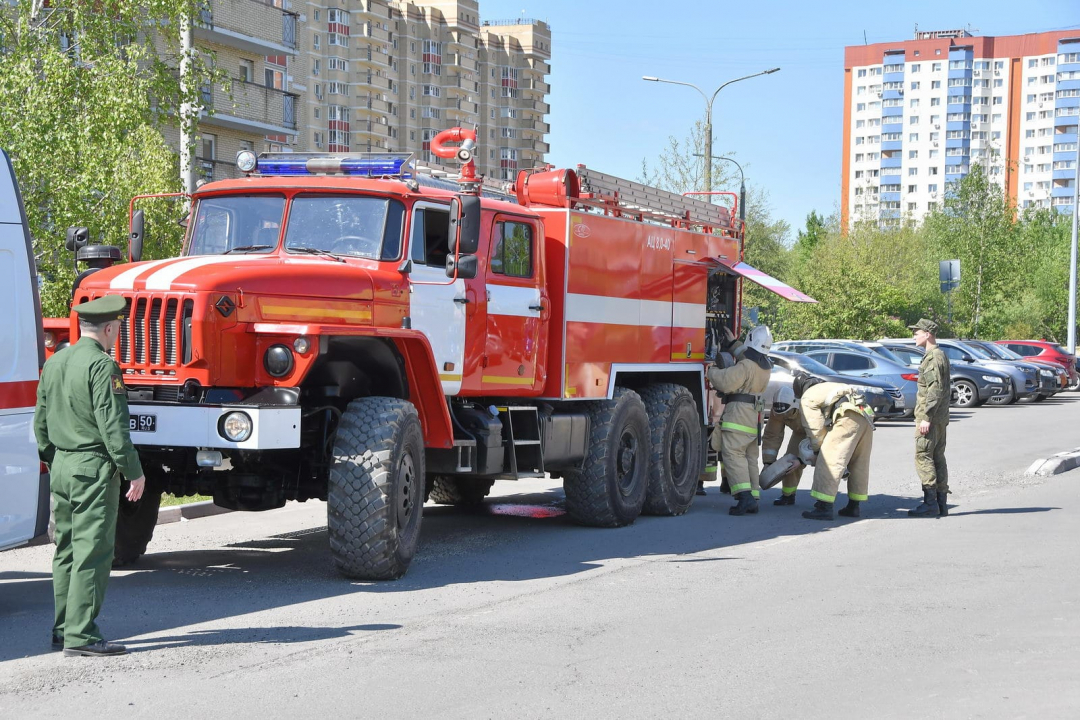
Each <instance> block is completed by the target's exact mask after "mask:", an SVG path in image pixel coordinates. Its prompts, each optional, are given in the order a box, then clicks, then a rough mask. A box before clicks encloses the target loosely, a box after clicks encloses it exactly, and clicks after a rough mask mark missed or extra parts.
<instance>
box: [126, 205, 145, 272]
mask: <svg viewBox="0 0 1080 720" xmlns="http://www.w3.org/2000/svg"><path fill="white" fill-rule="evenodd" d="M145 223H146V218H145V217H144V216H143V211H142V210H136V211H135V212H134V213H132V215H131V227H130V228H128V231H129V234H128V257H130V258H131V260H132V262H139V260H142V245H143V225H144V224H145Z"/></svg>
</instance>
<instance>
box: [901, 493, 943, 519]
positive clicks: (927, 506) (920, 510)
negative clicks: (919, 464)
mask: <svg viewBox="0 0 1080 720" xmlns="http://www.w3.org/2000/svg"><path fill="white" fill-rule="evenodd" d="M922 492H923V501H922V502H921V503H919V505H918V507H915V508H912V509H911V510H908V511H907V514H908V517H938V513H939V512H940V511H939V510H938V500H937V492H936V491H935V490H934V488H933V487H924V488H923V491H922Z"/></svg>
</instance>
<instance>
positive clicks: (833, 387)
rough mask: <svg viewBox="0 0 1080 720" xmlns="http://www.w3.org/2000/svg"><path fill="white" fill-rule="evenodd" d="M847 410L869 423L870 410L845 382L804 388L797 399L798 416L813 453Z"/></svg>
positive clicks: (854, 390) (871, 410)
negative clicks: (800, 418)
mask: <svg viewBox="0 0 1080 720" xmlns="http://www.w3.org/2000/svg"><path fill="white" fill-rule="evenodd" d="M847 412H853V413H858V414H861V415H863V416H864V417H865V418H866V419H867V420H869V421H870V424H871V427H872V426H873V421H874V409H873V408H872V407H870V405H869V404H868V403H867V402H866V400H865V399H864V398H863V396H862V393H861V392H859V391H858V390H857V389H856V388H853V387H852V386H850V385H847V384H845V383H834V382H823V383H818V384H817V385H813V386H811V387H809V388H807V389H806V392H804V393H803V396H802V397H801V398H800V399H799V415H800V416H801V417H802V423H803V428H804V429H805V430H806V437H808V438H810V446H811V449H813V451H814V452H818V451H819V450H821V442H822V441H823V440H824V439H825V435H826V434H827V433H828V432H829V428H831V427H832V424H833V422H834V421H835V420H836V419H837V418H839V417H840V416H842V415H843V414H844V413H847Z"/></svg>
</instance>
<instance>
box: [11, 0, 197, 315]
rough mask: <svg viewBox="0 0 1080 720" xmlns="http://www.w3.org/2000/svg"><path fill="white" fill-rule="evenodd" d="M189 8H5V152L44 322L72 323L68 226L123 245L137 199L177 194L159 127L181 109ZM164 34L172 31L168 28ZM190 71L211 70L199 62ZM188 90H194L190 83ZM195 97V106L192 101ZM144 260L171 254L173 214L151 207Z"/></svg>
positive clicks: (174, 4)
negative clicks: (180, 63) (180, 69)
mask: <svg viewBox="0 0 1080 720" xmlns="http://www.w3.org/2000/svg"><path fill="white" fill-rule="evenodd" d="M196 5H197V3H196V2H195V1H194V0H142V1H141V2H139V3H132V2H127V1H126V0H99V1H98V2H92V3H87V2H69V3H65V2H63V1H62V0H61V2H55V3H52V4H51V6H50V7H47V8H46V7H43V6H42V3H41V0H17V2H16V3H15V4H13V5H9V6H5V7H4V8H3V9H2V10H0V43H2V45H3V48H2V49H3V53H4V54H3V56H2V58H3V60H2V62H0V147H3V148H4V149H5V150H7V151H8V153H9V154H10V156H11V158H12V164H13V166H14V168H15V174H16V176H17V178H18V180H19V184H20V186H21V189H22V192H23V200H24V203H25V205H26V212H27V220H28V222H29V226H30V233H31V236H32V238H33V240H34V251H35V255H36V257H37V258H38V268H39V270H40V272H41V273H42V276H43V278H44V280H45V285H44V288H43V293H42V299H43V304H44V310H45V312H46V314H48V315H66V314H67V300H68V296H69V293H70V287H71V280H72V277H73V273H72V271H71V265H72V260H73V258H72V257H71V254H70V253H68V252H67V251H66V250H64V247H63V243H64V235H65V229H66V228H67V227H68V226H71V225H82V226H86V227H88V228H89V230H90V237H91V242H93V243H102V244H109V245H117V246H120V247H121V248H126V245H127V240H126V238H127V215H128V203H129V201H130V199H131V197H132V196H134V195H138V194H143V193H152V192H169V191H176V190H179V189H180V188H179V170H178V161H177V156H176V154H175V153H174V152H173V151H172V150H170V148H169V147H168V145H167V144H166V142H165V140H164V138H163V136H162V133H161V131H160V128H161V127H162V125H163V124H165V123H168V122H171V120H170V118H174V117H176V115H177V109H178V108H179V107H180V104H181V99H182V98H181V90H180V80H179V76H178V73H177V71H176V69H175V64H174V63H172V62H170V61H171V59H172V58H175V57H176V56H177V52H178V45H179V36H178V33H177V31H176V28H177V27H179V25H180V20H181V18H182V17H183V16H185V15H187V16H191V15H192V14H193V13H194V12H195V11H196ZM163 29H165V30H168V32H163ZM193 72H195V73H199V74H205V73H206V70H205V67H204V66H201V65H197V66H196V67H195V69H194V70H193ZM188 87H191V88H193V90H192V92H193V93H194V88H197V83H196V82H194V81H193V82H192V83H191V84H189V85H188ZM189 99H194V96H192V97H191V98H189ZM148 215H149V217H148V223H147V226H148V227H149V228H152V229H153V232H154V233H155V234H154V235H153V236H152V237H151V238H149V241H148V243H147V257H155V256H164V255H170V254H175V253H176V252H177V250H178V248H179V239H180V229H179V227H178V226H177V225H176V223H175V222H170V221H169V220H168V218H175V217H176V208H175V206H173V207H171V208H167V207H164V204H163V203H159V204H157V205H152V206H150V207H148Z"/></svg>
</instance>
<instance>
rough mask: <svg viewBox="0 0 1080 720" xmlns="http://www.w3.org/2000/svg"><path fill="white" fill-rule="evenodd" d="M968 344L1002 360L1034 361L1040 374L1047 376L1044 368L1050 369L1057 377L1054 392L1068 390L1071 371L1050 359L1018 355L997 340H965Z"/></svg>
mask: <svg viewBox="0 0 1080 720" xmlns="http://www.w3.org/2000/svg"><path fill="white" fill-rule="evenodd" d="M964 342H965V343H966V344H968V345H975V346H977V347H978V348H980V349H981V350H983V351H984V352H985V353H986V354H987V355H990V356H991V357H995V358H999V359H1002V360H1019V361H1021V362H1026V363H1032V364H1035V365H1038V366H1039V367H1040V371H1039V375H1040V376H1041V377H1045V373H1044V372H1043V371H1044V370H1050V371H1052V372H1053V373H1054V375H1055V376H1056V379H1057V390H1056V392H1055V393H1053V394H1057V393H1058V392H1061V391H1062V390H1067V389H1068V388H1069V385H1070V379H1069V371H1068V370H1066V369H1065V368H1063V367H1062V366H1061V365H1058V364H1057V363H1055V362H1052V361H1050V360H1041V359H1039V358H1025V357H1023V356H1021V355H1018V354H1017V353H1015V352H1014V351H1012V350H1010V349H1009V348H1007V347H1005V346H1004V345H998V344H997V343H996V342H990V341H989V340H965V341H964Z"/></svg>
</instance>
